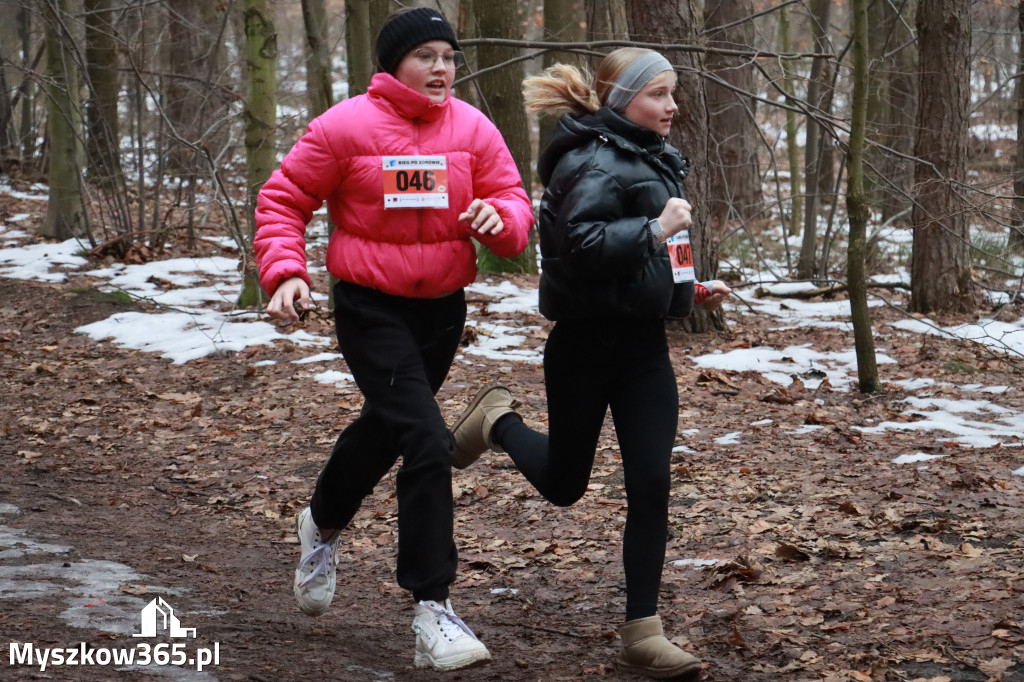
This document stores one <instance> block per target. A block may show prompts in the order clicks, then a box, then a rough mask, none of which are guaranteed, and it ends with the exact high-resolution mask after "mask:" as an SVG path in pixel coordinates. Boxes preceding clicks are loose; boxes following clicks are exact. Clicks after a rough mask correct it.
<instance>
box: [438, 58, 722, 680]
mask: <svg viewBox="0 0 1024 682" xmlns="http://www.w3.org/2000/svg"><path fill="white" fill-rule="evenodd" d="M675 84H676V75H675V71H674V70H673V68H672V65H671V64H670V63H669V62H668V61H667V60H666V59H665V58H664V57H662V56H661V55H659V54H657V53H656V52H652V51H650V50H644V49H640V48H624V49H620V50H616V51H614V52H612V53H611V54H609V55H608V56H607V57H606V58H605V59H604V60H603V62H602V64H601V66H600V68H599V69H598V72H597V76H596V79H595V85H594V87H593V88H592V87H591V85H590V83H589V82H588V80H587V79H586V78H585V77H584V76H583V74H581V73H580V72H579V71H578V70H577V69H576V68H575V67H571V66H565V65H556V66H554V67H551V68H550V69H548V70H547V71H545V72H544V73H543V74H542V75H540V76H537V77H534V78H530V79H527V81H526V82H525V84H524V85H525V88H524V94H525V96H526V103H527V106H528V108H530V109H532V110H533V111H539V112H544V113H548V114H552V113H564V114H565V115H563V116H562V118H561V119H560V120H559V122H558V126H557V128H556V132H555V133H554V135H553V136H552V139H551V142H550V143H549V144H548V146H547V147H546V149H545V150H544V152H543V153H542V154H541V158H540V162H539V167H538V169H539V171H540V177H541V180H542V181H543V182H544V184H545V186H546V188H547V189H546V191H545V192H544V198H543V199H542V200H541V211H540V246H541V257H542V266H543V267H542V274H541V281H540V309H541V313H542V314H543V315H544V316H545V317H547V318H548V319H551V320H554V321H555V326H554V328H553V329H552V331H551V334H550V335H549V337H548V342H547V345H546V347H545V352H544V377H545V384H546V388H547V397H548V418H549V426H550V434H549V435H544V434H542V433H538V432H537V431H534V430H532V429H530V428H528V427H527V426H526V425H525V424H523V421H522V419H520V418H519V415H518V414H516V413H515V412H514V407H515V403H514V401H513V399H512V396H511V394H510V393H509V391H508V389H507V388H505V387H504V386H500V385H497V384H493V385H491V386H488V387H486V388H484V389H483V390H482V391H481V392H480V393H479V394H478V395H477V396H476V398H475V399H474V401H473V403H471V404H470V406H469V408H468V409H467V410H466V412H465V413H464V414H463V416H462V417H461V418H460V419H459V421H458V422H457V423H456V425H455V427H454V429H453V431H454V435H455V461H454V466H456V467H460V468H462V467H465V466H468V465H469V464H471V463H472V462H473V461H475V460H476V459H477V458H478V457H479V456H480V455H481V454H482V453H483V452H485V451H486V450H487V449H493V450H497V451H502V450H504V451H506V452H508V454H509V456H510V457H511V458H512V460H513V461H514V462H515V464H516V466H517V467H518V468H519V470H520V471H521V472H522V473H523V475H525V476H526V478H527V479H528V480H529V481H530V482H531V483H532V484H533V485H534V487H536V488H537V490H538V491H539V492H540V493H541V494H542V495H543V496H544V497H545V498H546V499H547V500H549V501H550V502H552V503H553V504H556V505H559V506H568V505H571V504H573V503H574V502H576V501H577V500H579V499H580V498H581V497H582V496H583V494H584V493H585V492H586V489H587V484H588V482H589V480H590V473H591V469H592V467H593V463H594V453H595V450H596V448H597V442H598V437H599V436H600V432H601V425H602V423H603V421H604V416H605V412H606V411H607V410H608V408H609V407H611V412H612V418H613V420H614V423H615V432H616V436H617V438H618V441H619V446H620V448H621V452H622V465H623V470H624V475H625V486H626V496H627V503H628V509H629V510H628V514H627V517H626V529H625V535H624V538H623V565H624V568H625V573H626V592H627V596H626V614H625V615H626V622H625V623H624V624H623V625H622V626H621V627H620V628H619V634H620V635H621V637H622V644H623V649H622V654H621V656H620V657H619V665H620V666H621V667H623V668H626V669H629V670H633V671H635V672H640V673H643V674H647V675H650V676H652V677H662V678H664V677H685V678H687V679H696V678H697V677H698V676H699V674H700V669H701V663H700V661H699V660H698V659H697V658H696V657H694V656H692V655H691V654H689V653H687V652H685V651H683V650H681V649H679V648H678V647H676V646H675V645H673V644H672V643H671V642H669V641H668V639H667V638H666V637H665V636H664V632H663V630H662V625H661V619H660V617H659V616H658V615H657V609H658V590H659V587H660V584H661V571H662V566H663V564H664V561H665V545H666V538H667V535H668V500H669V488H670V486H671V480H670V467H669V464H670V459H671V455H672V447H673V445H674V443H675V437H676V430H677V427H678V412H679V396H678V393H677V390H676V380H675V373H674V371H673V368H672V364H671V362H670V360H669V353H668V344H667V341H666V337H665V322H664V321H665V319H666V318H669V317H685V316H686V315H687V314H688V313H689V311H690V309H691V307H692V304H693V301H694V289H695V288H696V289H697V292H698V295H697V301H698V302H699V303H701V304H702V305H703V306H704V307H705V308H708V309H714V308H717V307H718V306H719V305H721V303H722V300H723V299H724V298H725V297H726V296H727V295H728V294H729V292H730V290H729V288H728V287H727V286H725V285H724V284H723V283H721V282H717V281H715V282H708V283H705V284H695V282H694V277H693V267H692V263H693V260H692V255H691V254H690V252H689V248H690V244H689V234H688V228H689V227H690V225H691V222H692V220H691V216H690V204H689V203H688V202H687V201H686V200H685V198H684V196H683V187H682V180H683V177H684V176H685V175H686V172H687V170H688V164H687V162H686V161H685V160H684V159H683V158H682V157H681V156H680V155H679V152H678V151H677V150H675V149H674V148H673V147H671V146H669V145H667V144H666V143H665V139H664V137H665V136H666V135H668V132H669V129H670V128H671V125H672V118H673V117H674V116H675V113H676V111H677V110H678V106H677V105H676V103H675V101H674V99H673V96H672V93H673V91H674V89H675ZM670 254H671V255H673V256H674V258H670Z"/></svg>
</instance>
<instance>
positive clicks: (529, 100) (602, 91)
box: [523, 47, 653, 116]
mask: <svg viewBox="0 0 1024 682" xmlns="http://www.w3.org/2000/svg"><path fill="white" fill-rule="evenodd" d="M649 52H653V50H648V49H646V48H643V47H620V48H619V49H617V50H614V51H612V52H609V53H608V54H607V55H605V58H604V59H602V60H601V63H600V64H599V65H598V67H597V73H596V74H595V75H593V76H591V74H590V72H589V71H587V70H586V69H580V68H577V67H575V66H572V65H570V64H554V65H552V66H549V67H548V68H546V69H544V71H542V72H541V73H540V74H538V75H536V76H531V77H529V78H527V79H526V80H524V81H523V99H524V100H526V110H527V111H528V112H530V113H531V114H536V113H542V114H547V115H549V116H561V115H562V114H571V115H572V116H582V115H583V114H587V113H592V112H595V111H597V110H598V109H600V108H601V106H602V105H603V104H604V103H605V102H606V101H607V100H608V91H609V90H610V89H611V87H612V83H614V82H615V81H616V80H617V79H618V78H619V76H621V75H622V72H623V71H625V70H626V68H627V67H629V65H630V64H632V63H633V62H635V61H636V60H637V59H639V58H640V57H642V56H644V55H645V54H647V53H649Z"/></svg>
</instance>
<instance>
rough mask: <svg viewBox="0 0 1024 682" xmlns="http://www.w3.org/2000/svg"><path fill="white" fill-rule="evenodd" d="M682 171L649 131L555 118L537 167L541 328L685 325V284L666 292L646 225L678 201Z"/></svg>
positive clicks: (601, 118)
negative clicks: (602, 323)
mask: <svg viewBox="0 0 1024 682" xmlns="http://www.w3.org/2000/svg"><path fill="white" fill-rule="evenodd" d="M688 170H689V163H688V162H687V161H686V160H685V159H683V158H682V157H681V156H680V155H679V152H678V151H677V150H676V149H675V148H674V147H672V146H671V145H668V144H666V143H665V141H664V139H663V138H662V137H661V136H660V135H658V134H657V133H656V132H655V131H653V130H649V129H647V128H642V127H640V126H637V125H635V124H633V123H632V122H630V121H628V120H626V119H625V118H623V117H622V116H620V115H618V114H616V113H615V112H613V111H612V110H611V109H608V108H607V107H603V108H601V109H599V110H598V111H597V112H595V113H593V114H587V115H585V116H582V117H580V118H578V119H574V118H572V117H571V116H568V115H566V116H563V117H562V118H561V119H560V120H559V122H558V125H557V126H556V128H555V132H554V134H553V135H552V137H551V142H550V143H549V144H548V146H547V147H546V148H545V149H544V151H543V152H542V154H541V156H540V160H539V162H538V171H539V173H540V179H541V181H542V182H543V183H544V185H545V187H546V188H547V189H546V190H545V192H544V198H543V199H542V200H541V205H540V251H541V267H542V274H541V280H540V312H541V314H543V315H544V317H546V318H548V319H549V320H571V319H594V318H598V319H602V318H634V319H635V318H664V317H685V316H686V315H688V314H689V313H690V309H691V308H692V306H693V284H692V283H685V284H673V282H672V266H671V264H670V262H669V257H668V249H667V248H666V247H665V246H664V245H661V244H658V243H657V242H656V241H655V240H654V236H653V235H652V234H651V230H650V227H649V226H648V224H647V223H648V221H649V220H651V219H652V218H657V217H658V216H659V215H661V212H662V210H663V209H664V208H665V202H667V201H668V200H669V198H670V197H683V196H684V195H683V187H682V179H683V177H685V176H686V173H687V171H688Z"/></svg>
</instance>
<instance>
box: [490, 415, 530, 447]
mask: <svg viewBox="0 0 1024 682" xmlns="http://www.w3.org/2000/svg"><path fill="white" fill-rule="evenodd" d="M522 423H523V418H522V417H520V416H519V415H518V414H516V413H515V412H509V413H508V414H503V415H502V416H501V417H499V418H498V421H496V422H494V428H492V429H491V440H493V441H494V442H495V443H497V444H498V445H501V447H502V448H504V447H505V446H504V444H503V443H504V440H505V434H506V433H508V429H509V428H510V427H515V425H516V424H522Z"/></svg>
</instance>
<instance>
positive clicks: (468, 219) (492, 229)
mask: <svg viewBox="0 0 1024 682" xmlns="http://www.w3.org/2000/svg"><path fill="white" fill-rule="evenodd" d="M459 222H460V223H470V229H472V230H474V231H475V232H476V233H477V234H498V233H499V232H501V231H502V230H503V229H505V224H504V223H502V222H501V216H499V215H498V212H497V211H496V210H495V209H494V207H493V206H491V205H490V204H488V203H487V202H486V201H483V200H482V199H473V203H471V204H470V205H469V208H467V209H466V211H465V212H464V213H463V214H462V215H460V216H459Z"/></svg>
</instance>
